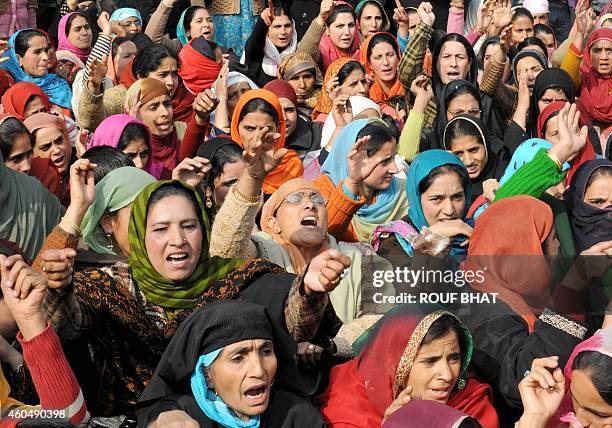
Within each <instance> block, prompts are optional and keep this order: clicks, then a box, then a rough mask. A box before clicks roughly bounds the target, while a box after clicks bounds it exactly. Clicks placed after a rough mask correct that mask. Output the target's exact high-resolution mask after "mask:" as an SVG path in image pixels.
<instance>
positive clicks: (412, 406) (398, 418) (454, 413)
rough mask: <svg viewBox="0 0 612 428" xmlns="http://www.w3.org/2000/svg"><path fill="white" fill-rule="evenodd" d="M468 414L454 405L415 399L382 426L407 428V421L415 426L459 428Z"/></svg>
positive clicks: (394, 413) (386, 427)
mask: <svg viewBox="0 0 612 428" xmlns="http://www.w3.org/2000/svg"><path fill="white" fill-rule="evenodd" d="M466 419H470V417H469V416H468V415H466V414H465V413H463V412H460V411H459V410H456V409H453V408H452V407H450V406H448V405H446V404H442V403H439V402H437V401H431V400H414V401H410V402H409V403H408V404H406V405H405V406H402V407H401V408H399V409H398V410H396V411H395V412H393V414H392V415H391V416H389V418H388V419H387V420H386V421H385V422H383V424H382V428H406V421H410V423H411V424H414V426H419V427H421V426H422V427H425V426H426V427H429V428H457V427H459V426H461V423H463V422H464V421H465V420H466Z"/></svg>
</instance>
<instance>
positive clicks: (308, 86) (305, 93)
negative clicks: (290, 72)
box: [288, 70, 316, 101]
mask: <svg viewBox="0 0 612 428" xmlns="http://www.w3.org/2000/svg"><path fill="white" fill-rule="evenodd" d="M315 77H316V76H315V71H314V70H304V71H302V72H300V73H298V74H296V75H295V76H293V77H292V78H291V79H289V80H288V82H289V84H290V85H291V87H292V88H293V90H294V91H295V95H297V97H298V101H304V100H307V99H308V98H310V97H311V96H312V90H313V88H314V84H315Z"/></svg>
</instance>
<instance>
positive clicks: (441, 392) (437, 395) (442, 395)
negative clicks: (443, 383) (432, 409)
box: [429, 387, 449, 400]
mask: <svg viewBox="0 0 612 428" xmlns="http://www.w3.org/2000/svg"><path fill="white" fill-rule="evenodd" d="M448 391H449V388H448V387H447V388H429V392H430V394H431V395H432V396H433V397H434V399H435V400H444V399H446V398H447V397H448Z"/></svg>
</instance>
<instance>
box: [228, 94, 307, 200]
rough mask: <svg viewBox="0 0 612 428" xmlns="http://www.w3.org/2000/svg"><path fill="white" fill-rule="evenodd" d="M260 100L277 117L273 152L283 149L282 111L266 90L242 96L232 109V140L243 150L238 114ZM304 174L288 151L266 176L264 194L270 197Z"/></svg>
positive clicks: (277, 102)
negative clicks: (251, 103)
mask: <svg viewBox="0 0 612 428" xmlns="http://www.w3.org/2000/svg"><path fill="white" fill-rule="evenodd" d="M257 98H260V99H262V100H264V101H267V102H268V103H270V104H271V105H272V107H274V110H276V114H277V115H278V128H277V133H279V134H280V138H279V139H278V140H277V141H276V145H275V146H274V150H279V149H281V148H283V147H285V139H286V132H287V130H286V129H285V117H284V116H283V109H282V107H281V105H280V103H279V101H278V98H277V97H276V95H274V94H273V93H272V92H270V91H268V90H266V89H253V90H250V91H247V92H245V93H244V94H242V96H241V97H240V99H239V100H238V104H236V107H235V108H234V114H233V115H232V140H234V141H235V142H237V143H238V144H239V145H240V147H242V148H243V149H244V148H245V142H244V141H242V139H241V138H240V132H239V131H238V123H239V122H240V120H239V119H240V114H241V113H242V109H243V108H244V106H246V104H247V103H248V102H249V101H251V100H255V99H257ZM303 172H304V167H303V166H302V161H300V158H299V157H298V155H297V153H296V152H295V150H289V152H288V153H287V154H286V155H285V156H284V157H283V159H282V160H281V163H280V164H279V165H278V166H277V167H276V168H274V169H273V170H272V171H270V172H269V173H268V175H266V179H265V180H264V184H263V191H264V193H266V194H268V195H271V194H272V193H274V192H275V191H276V190H277V189H278V188H279V187H280V186H281V185H282V184H283V183H284V182H286V181H289V180H291V179H292V178H299V177H301V176H302V173H303Z"/></svg>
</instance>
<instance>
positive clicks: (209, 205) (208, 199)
mask: <svg viewBox="0 0 612 428" xmlns="http://www.w3.org/2000/svg"><path fill="white" fill-rule="evenodd" d="M212 206H213V201H212V189H211V188H210V187H206V208H208V209H211V208H212Z"/></svg>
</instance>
